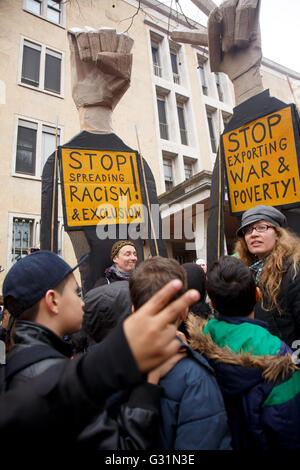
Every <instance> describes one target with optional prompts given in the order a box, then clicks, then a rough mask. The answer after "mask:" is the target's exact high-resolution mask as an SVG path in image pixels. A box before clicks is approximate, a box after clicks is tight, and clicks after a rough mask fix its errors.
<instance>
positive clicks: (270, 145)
mask: <svg viewBox="0 0 300 470" xmlns="http://www.w3.org/2000/svg"><path fill="white" fill-rule="evenodd" d="M276 149H277V144H276V140H274V142H273V144H272V142H270V143H269V151H270V153H272V150H274V152H276Z"/></svg>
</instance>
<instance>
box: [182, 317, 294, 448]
mask: <svg viewBox="0 0 300 470" xmlns="http://www.w3.org/2000/svg"><path fill="white" fill-rule="evenodd" d="M264 325H265V324H263V323H262V322H258V321H256V320H252V319H249V318H242V317H239V318H237V317H231V318H230V317H226V318H224V317H219V318H218V319H212V320H209V321H208V323H207V324H206V325H205V324H204V323H203V322H201V320H200V319H199V318H196V317H191V318H190V319H189V329H192V331H193V335H192V339H191V345H192V347H193V348H195V349H197V350H199V351H200V352H201V353H202V354H204V355H205V356H206V357H207V358H208V360H209V363H210V364H211V365H212V366H213V368H214V370H215V372H216V376H217V380H218V383H219V385H220V387H221V390H222V394H223V397H224V401H225V405H226V409H227V413H228V419H229V424H230V428H231V431H232V437H233V448H234V449H236V450H244V449H249V450H255V449H256V450H272V449H274V450H275V449H276V450H278V449H286V450H292V449H293V450H295V449H300V414H299V410H300V370H299V369H298V368H297V367H296V365H295V364H294V363H293V361H292V357H291V355H290V353H289V352H291V350H290V349H289V348H288V347H287V346H286V345H285V344H284V343H283V342H282V341H281V340H280V339H279V338H277V337H275V336H273V335H271V334H270V333H269V332H268V331H267V329H266V328H265V327H264Z"/></svg>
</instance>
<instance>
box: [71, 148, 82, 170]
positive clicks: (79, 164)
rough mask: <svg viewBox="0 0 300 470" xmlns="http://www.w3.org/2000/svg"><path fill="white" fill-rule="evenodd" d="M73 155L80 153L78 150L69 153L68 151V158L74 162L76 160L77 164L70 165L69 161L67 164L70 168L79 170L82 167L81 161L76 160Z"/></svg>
mask: <svg viewBox="0 0 300 470" xmlns="http://www.w3.org/2000/svg"><path fill="white" fill-rule="evenodd" d="M73 155H80V156H81V153H79V152H71V153H70V158H71V159H72V160H73V161H74V162H77V163H78V166H74V165H71V163H69V166H70V167H71V168H74V170H80V168H82V163H81V162H80V161H79V160H76V158H74V157H73Z"/></svg>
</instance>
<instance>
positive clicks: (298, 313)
mask: <svg viewBox="0 0 300 470" xmlns="http://www.w3.org/2000/svg"><path fill="white" fill-rule="evenodd" d="M293 273H294V270H293V267H292V266H290V267H289V268H288V269H287V270H286V272H285V274H284V275H283V278H282V282H281V286H280V291H279V294H278V298H277V301H278V305H279V307H280V312H279V311H278V309H277V308H273V309H272V310H265V309H263V307H262V305H261V302H258V303H257V305H256V306H255V310H254V314H255V318H257V319H258V320H263V321H265V322H267V323H268V325H269V331H270V332H271V333H272V334H273V335H276V336H278V337H279V338H281V339H282V341H284V342H285V343H286V344H288V345H289V346H290V347H292V344H293V342H294V341H295V340H297V339H298V340H299V339H300V265H298V272H297V275H296V277H294V275H293ZM264 302H265V304H266V305H268V302H267V300H266V299H264Z"/></svg>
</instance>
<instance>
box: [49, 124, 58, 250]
mask: <svg viewBox="0 0 300 470" xmlns="http://www.w3.org/2000/svg"><path fill="white" fill-rule="evenodd" d="M57 143H58V116H56V129H55V154H54V169H53V188H52V212H51V240H50V249H51V251H54V231H55V199H56V182H57Z"/></svg>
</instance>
